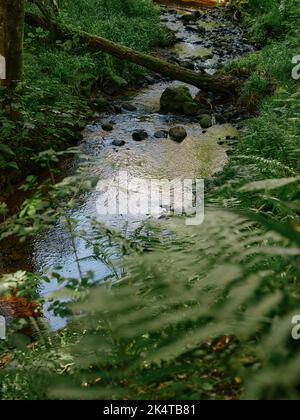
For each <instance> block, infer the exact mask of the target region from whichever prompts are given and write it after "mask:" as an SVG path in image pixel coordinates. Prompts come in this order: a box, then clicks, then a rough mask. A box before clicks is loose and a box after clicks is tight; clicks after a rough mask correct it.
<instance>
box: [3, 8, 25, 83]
mask: <svg viewBox="0 0 300 420" xmlns="http://www.w3.org/2000/svg"><path fill="white" fill-rule="evenodd" d="M24 14H25V0H0V55H1V57H0V59H1V62H0V64H1V69H0V70H1V80H0V83H1V85H4V86H6V87H7V88H8V89H9V90H11V91H12V90H14V88H15V87H16V85H17V83H18V82H19V81H22V79H23V40H24Z"/></svg>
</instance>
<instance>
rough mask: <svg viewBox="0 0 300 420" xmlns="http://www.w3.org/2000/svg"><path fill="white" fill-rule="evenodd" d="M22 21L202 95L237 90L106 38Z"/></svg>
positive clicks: (226, 79)
mask: <svg viewBox="0 0 300 420" xmlns="http://www.w3.org/2000/svg"><path fill="white" fill-rule="evenodd" d="M25 21H26V23H27V24H29V25H31V26H35V27H41V28H44V29H51V30H54V31H55V32H56V34H57V36H58V37H60V38H64V39H73V38H74V36H76V37H77V38H79V40H80V41H81V42H82V43H83V44H86V45H88V46H90V47H92V48H93V49H96V50H100V51H103V52H105V53H107V54H110V55H112V56H114V57H117V58H119V59H121V60H127V61H130V62H132V63H135V64H138V65H140V66H142V67H145V68H147V69H148V70H151V71H153V72H155V73H158V74H160V75H162V76H167V77H170V78H171V79H173V80H179V81H181V82H185V83H188V84H190V85H193V86H196V87H198V88H199V89H202V90H204V91H210V92H215V93H217V94H219V95H226V96H233V95H234V94H235V93H236V92H237V89H238V82H237V80H236V79H234V78H233V77H232V76H210V75H208V74H201V73H197V72H195V71H192V70H188V69H185V68H183V67H181V66H179V65H175V64H171V63H169V62H167V61H165V60H161V59H160V58H157V57H154V56H151V55H148V54H144V53H141V52H138V51H135V50H133V49H131V48H128V47H125V46H123V45H120V44H117V43H115V42H112V41H109V40H108V39H106V38H102V37H100V36H97V35H93V34H90V33H88V32H84V31H80V30H77V29H74V28H71V27H69V26H67V25H63V24H61V23H58V22H56V21H54V20H51V21H49V20H46V19H44V18H42V17H40V16H36V15H33V14H30V13H27V14H26V16H25Z"/></svg>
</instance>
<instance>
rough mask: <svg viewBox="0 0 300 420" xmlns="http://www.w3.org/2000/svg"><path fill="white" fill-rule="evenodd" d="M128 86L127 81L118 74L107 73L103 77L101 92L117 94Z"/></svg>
mask: <svg viewBox="0 0 300 420" xmlns="http://www.w3.org/2000/svg"><path fill="white" fill-rule="evenodd" d="M127 86H128V82H127V81H126V80H125V79H123V78H122V77H120V76H117V75H115V74H112V73H109V74H107V75H106V76H105V77H104V82H103V92H104V93H106V94H107V95H117V94H118V93H121V92H122V91H123V90H124V89H126V88H127Z"/></svg>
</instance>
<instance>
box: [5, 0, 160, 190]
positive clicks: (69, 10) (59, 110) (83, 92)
mask: <svg viewBox="0 0 300 420" xmlns="http://www.w3.org/2000/svg"><path fill="white" fill-rule="evenodd" d="M32 7H33V6H31V4H30V2H28V8H31V10H32V11H34V12H36V13H39V11H38V10H37V9H33V8H32ZM58 18H59V19H60V20H61V21H62V22H64V23H68V24H70V25H73V26H74V27H77V28H84V29H85V30H90V31H91V32H94V33H96V34H100V35H103V36H106V37H107V38H109V39H112V40H115V41H118V42H121V43H123V44H126V45H128V46H130V47H133V48H136V49H138V50H141V51H149V50H150V49H151V48H152V47H154V46H157V45H159V44H160V45H166V44H167V43H168V37H167V34H166V32H165V31H164V29H163V27H162V26H161V25H160V21H159V11H158V9H157V8H156V7H155V6H154V5H153V4H152V2H151V1H150V0H144V1H142V2H140V1H138V0H131V1H130V2H125V1H122V0H115V1H110V2H107V1H104V0H103V1H95V0H88V1H84V2H82V1H72V2H67V1H62V2H60V14H59V17H58ZM142 74H145V73H144V71H143V70H142V69H141V68H140V67H138V66H135V65H131V64H126V63H125V64H124V63H123V62H121V61H119V60H117V59H114V58H112V57H110V56H108V55H106V54H102V53H99V52H95V51H90V50H89V49H88V48H87V47H86V46H82V45H80V44H79V42H78V40H76V39H75V38H74V39H73V40H71V41H60V40H57V39H55V38H54V37H53V36H52V35H51V34H49V32H48V31H44V30H42V29H34V28H31V27H29V26H26V31H25V81H26V82H25V84H24V85H23V86H20V87H19V92H17V94H16V97H15V99H14V101H13V104H12V109H13V118H9V117H7V115H8V113H7V109H6V106H5V93H4V91H1V101H0V151H1V153H0V155H1V156H0V188H1V187H3V186H4V185H7V183H8V182H11V183H16V182H17V181H19V180H22V179H24V174H28V173H32V172H34V173H35V174H36V173H38V172H39V171H40V170H41V168H40V167H38V166H37V165H36V164H34V163H33V162H32V160H31V158H32V156H33V155H34V154H36V153H39V152H41V151H43V150H47V149H50V148H53V149H54V150H63V149H66V148H67V147H69V146H70V145H72V144H73V143H74V142H75V141H76V139H78V138H79V137H80V130H81V129H82V128H83V126H84V123H85V122H86V121H87V119H88V118H91V115H92V114H93V112H92V110H91V109H90V108H89V101H90V97H91V94H92V93H93V94H95V93H96V92H97V90H98V89H99V88H100V89H101V82H102V81H103V78H104V77H106V76H109V78H114V77H115V76H122V77H123V78H125V79H126V80H127V81H128V82H130V81H134V80H135V79H136V78H137V77H139V76H141V75H142Z"/></svg>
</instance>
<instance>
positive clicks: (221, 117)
mask: <svg viewBox="0 0 300 420" xmlns="http://www.w3.org/2000/svg"><path fill="white" fill-rule="evenodd" d="M161 21H162V23H163V24H164V25H166V26H167V27H168V28H169V29H171V30H172V31H174V33H175V35H176V39H177V42H176V44H175V45H174V47H173V49H172V50H170V51H169V52H168V53H167V54H168V57H167V58H168V59H170V60H172V61H174V62H180V63H181V64H182V65H184V66H186V67H187V68H191V69H194V70H196V71H201V72H206V73H209V74H214V73H215V72H216V71H217V69H218V68H219V67H220V66H221V65H223V64H224V63H225V62H226V61H227V60H229V59H232V58H234V57H237V56H239V55H241V54H242V53H245V52H248V51H251V50H252V47H251V46H250V45H249V44H248V43H247V40H246V39H245V38H244V34H243V31H242V29H241V28H239V27H238V26H237V25H236V24H234V23H232V22H231V21H230V20H229V19H228V18H227V17H226V16H225V15H224V14H223V12H222V10H219V9H202V10H201V9H200V10H197V11H196V9H192V8H172V7H171V6H167V7H165V8H162V12H161ZM176 85H182V83H179V82H173V81H169V80H165V79H164V80H162V79H159V78H158V77H157V76H156V75H153V77H152V76H148V77H147V80H146V81H145V83H144V84H143V86H141V87H140V88H139V89H138V90H135V91H134V92H129V93H127V94H126V96H123V97H121V98H117V99H114V101H113V106H112V107H111V111H109V112H105V113H103V114H101V115H99V116H97V118H95V121H94V122H93V123H90V124H89V125H88V126H87V127H86V128H85V130H84V132H83V140H82V142H81V150H82V152H83V153H84V154H86V155H90V156H92V157H93V158H94V162H93V164H91V167H90V174H89V175H90V176H91V177H93V176H100V177H101V178H102V179H112V178H114V177H115V176H116V174H117V173H118V172H119V171H120V170H122V171H127V173H128V176H129V177H140V178H145V179H152V178H155V179H170V180H172V179H175V178H181V179H183V178H184V179H186V178H188V179H195V178H202V179H203V178H204V179H210V178H211V177H213V174H214V173H216V172H217V171H220V170H221V169H222V168H223V166H224V165H225V163H226V161H227V150H228V148H229V147H230V145H233V144H234V142H236V141H237V138H238V130H237V128H236V127H237V125H238V123H239V121H241V120H242V119H244V118H247V115H246V114H243V113H242V112H241V111H240V110H238V109H235V107H234V106H233V105H232V104H226V103H221V102H220V98H215V97H213V96H211V97H210V99H211V103H212V105H213V125H212V127H210V128H208V129H203V128H201V126H200V124H199V121H197V119H196V118H194V117H187V116H183V115H175V114H174V115H173V114H167V115H165V114H161V113H160V112H159V108H160V97H161V95H162V93H163V92H164V90H165V89H166V88H167V87H168V86H176ZM189 89H190V92H191V93H192V95H193V96H195V95H196V94H197V91H198V90H197V89H196V88H194V87H191V86H189ZM124 104H125V106H124ZM128 104H130V105H131V106H130V107H128ZM125 108H127V109H125ZM128 108H130V110H128ZM116 110H118V113H116ZM103 123H109V124H110V125H111V126H112V128H113V129H112V131H105V130H104V129H103V128H102V126H103ZM178 125H180V126H183V127H184V128H185V129H186V131H187V137H186V139H185V140H184V141H183V142H182V143H176V142H174V141H172V140H171V139H170V138H157V137H156V136H155V135H154V134H155V133H157V131H161V130H165V131H169V130H170V128H171V127H174V126H178ZM134 130H145V131H146V132H147V133H148V138H147V139H145V140H143V141H139V142H137V141H135V140H134V139H133V138H132V133H133V132H134ZM120 142H122V143H120ZM123 143H124V144H123ZM116 144H123V145H122V146H120V147H118V146H116ZM74 165H76V160H74V162H73V163H72V162H71V164H70V167H72V166H73V167H74ZM96 201H97V191H91V192H90V193H88V194H85V195H84V196H83V197H81V198H80V203H79V205H78V206H77V207H76V210H74V211H73V212H72V214H71V216H72V218H73V219H74V220H76V221H77V228H76V229H77V230H78V231H81V230H83V229H85V230H89V225H90V223H91V218H97V219H98V220H101V221H103V222H105V223H107V224H108V225H110V226H113V227H115V228H118V229H123V228H124V226H125V225H126V226H127V227H128V217H120V216H99V215H98V214H97V208H96ZM143 219H144V218H143V217H136V218H131V220H130V221H129V222H130V226H131V228H134V227H137V226H138V225H139V224H140V223H141V221H142V220H143ZM76 248H77V252H78V257H79V258H80V259H84V260H82V261H81V263H80V265H81V270H82V272H83V273H86V272H88V271H93V272H94V275H95V277H96V278H98V279H102V278H103V279H104V278H105V276H107V275H108V274H109V272H110V270H109V269H108V267H107V266H106V265H105V264H102V263H101V262H99V261H96V260H94V259H91V258H88V257H89V255H90V253H91V252H90V250H89V249H88V248H87V247H86V244H85V241H83V240H81V239H80V238H76ZM33 262H34V267H35V270H36V271H38V272H45V271H49V270H53V267H58V266H59V267H60V268H59V270H58V272H59V273H60V275H62V276H64V277H67V278H72V277H73V278H76V277H78V267H77V263H76V257H75V255H74V252H73V248H72V244H71V241H70V239H69V238H68V234H67V233H66V231H65V228H64V226H63V225H62V224H61V223H60V222H59V221H58V222H57V224H56V225H55V226H53V227H51V228H50V229H49V230H48V232H47V233H46V234H44V235H41V236H38V237H37V238H36V239H35V241H34V253H33ZM61 287H63V286H62V285H60V286H59V285H58V284H57V282H56V281H55V280H53V281H51V282H50V283H47V284H46V285H43V286H42V287H41V293H42V295H44V296H45V297H46V296H49V295H51V294H53V293H54V292H56V291H57V290H58V289H59V288H61ZM45 312H46V316H47V318H48V319H49V321H50V323H51V325H52V327H53V328H60V327H63V326H64V324H65V320H63V319H61V318H57V317H55V316H53V315H52V314H51V313H49V312H48V311H47V307H46V308H45Z"/></svg>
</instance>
